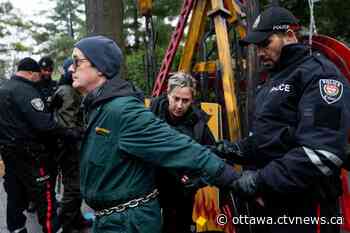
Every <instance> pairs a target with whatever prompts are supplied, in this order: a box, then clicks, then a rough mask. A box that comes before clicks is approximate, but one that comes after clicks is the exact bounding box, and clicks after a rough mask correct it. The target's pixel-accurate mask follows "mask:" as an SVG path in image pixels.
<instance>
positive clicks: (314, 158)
mask: <svg viewBox="0 0 350 233" xmlns="http://www.w3.org/2000/svg"><path fill="white" fill-rule="evenodd" d="M303 149H304V151H305V153H306V155H307V156H308V157H309V159H310V160H311V162H312V163H313V164H314V165H315V166H316V167H317V168H318V169H319V170H320V171H321V172H322V173H323V174H324V175H326V176H329V175H331V174H332V171H331V169H329V168H328V167H327V166H325V165H324V164H323V163H322V161H321V159H320V158H319V157H318V155H317V154H316V153H315V152H314V151H313V150H311V149H309V148H307V147H305V146H303Z"/></svg>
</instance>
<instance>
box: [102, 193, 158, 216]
mask: <svg viewBox="0 0 350 233" xmlns="http://www.w3.org/2000/svg"><path fill="white" fill-rule="evenodd" d="M158 194H159V191H158V189H154V190H153V191H152V192H151V193H149V194H148V195H147V196H145V197H140V198H137V199H133V200H130V201H128V202H125V203H123V204H120V205H117V206H114V207H111V208H108V209H103V210H99V211H96V212H95V215H96V216H97V217H101V216H106V215H110V214H112V213H120V212H123V211H125V210H126V209H128V208H135V207H137V206H139V205H141V204H145V203H147V202H149V201H150V200H152V199H154V198H156V197H157V196H158Z"/></svg>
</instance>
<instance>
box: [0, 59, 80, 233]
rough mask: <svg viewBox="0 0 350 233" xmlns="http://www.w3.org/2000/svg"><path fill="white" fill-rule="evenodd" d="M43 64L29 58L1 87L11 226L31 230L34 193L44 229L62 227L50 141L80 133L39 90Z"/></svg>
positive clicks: (1, 149)
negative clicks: (61, 120)
mask: <svg viewBox="0 0 350 233" xmlns="http://www.w3.org/2000/svg"><path fill="white" fill-rule="evenodd" d="M39 81H40V67H39V64H38V63H37V62H36V61H35V60H33V59H31V58H29V57H27V58H24V59H22V60H21V61H20V62H19V65H18V69H17V72H16V73H15V75H13V76H12V77H11V79H10V80H6V81H5V82H4V83H2V84H1V86H0V105H1V111H0V153H1V155H2V157H3V160H4V162H5V165H6V174H5V176H4V180H5V182H4V188H5V191H6V192H7V217H6V219H7V227H8V230H9V231H10V232H16V233H25V232H27V230H26V229H25V222H26V216H25V215H24V214H23V211H24V210H25V209H26V208H27V206H28V201H29V200H28V197H29V198H30V197H33V198H34V199H33V201H34V202H35V204H36V206H37V214H38V219H39V223H40V224H41V226H42V230H43V232H44V233H51V232H56V231H57V229H58V228H59V224H58V219H57V214H56V211H55V206H54V204H55V200H54V199H55V193H54V188H55V179H56V173H57V171H56V167H55V165H56V163H55V162H54V160H55V158H54V156H53V155H52V154H50V153H47V149H48V148H47V146H46V145H47V144H46V143H47V141H50V142H52V141H56V139H57V138H58V137H61V138H62V139H66V140H76V139H77V138H79V136H80V135H79V132H78V131H77V130H75V129H74V130H64V129H62V128H61V127H60V126H59V125H58V124H57V122H56V121H54V117H53V114H52V113H50V112H48V111H47V109H46V106H45V104H44V101H43V99H42V95H41V93H40V91H39V89H38V86H37V84H38V82H39Z"/></svg>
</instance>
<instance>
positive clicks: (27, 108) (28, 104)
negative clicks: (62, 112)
mask: <svg viewBox="0 0 350 233" xmlns="http://www.w3.org/2000/svg"><path fill="white" fill-rule="evenodd" d="M17 98H22V99H21V100H19V101H20V103H21V105H22V106H21V109H20V110H21V111H22V113H23V116H24V117H25V119H26V120H27V121H28V122H29V124H30V125H31V126H32V127H33V129H34V130H37V131H38V132H49V131H52V130H55V129H56V128H57V127H58V125H57V122H56V121H55V120H54V116H53V114H52V113H50V112H48V111H47V110H46V107H45V106H42V105H41V104H43V105H44V101H43V99H42V98H41V96H40V95H39V93H36V92H31V93H27V95H23V96H18V97H17Z"/></svg>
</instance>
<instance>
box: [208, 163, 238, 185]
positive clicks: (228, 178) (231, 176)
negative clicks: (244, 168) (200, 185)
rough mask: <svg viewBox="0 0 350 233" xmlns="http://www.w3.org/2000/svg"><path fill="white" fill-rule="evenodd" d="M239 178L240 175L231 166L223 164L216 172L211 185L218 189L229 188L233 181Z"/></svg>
mask: <svg viewBox="0 0 350 233" xmlns="http://www.w3.org/2000/svg"><path fill="white" fill-rule="evenodd" d="M239 177H240V174H239V173H237V172H236V171H235V170H234V169H233V167H232V166H230V165H228V164H225V166H223V167H222V168H221V169H219V171H218V172H217V176H216V177H215V178H214V180H213V182H212V184H213V185H215V186H217V187H218V188H229V189H230V188H231V185H232V184H233V182H234V181H235V180H237V179H238V178H239Z"/></svg>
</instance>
